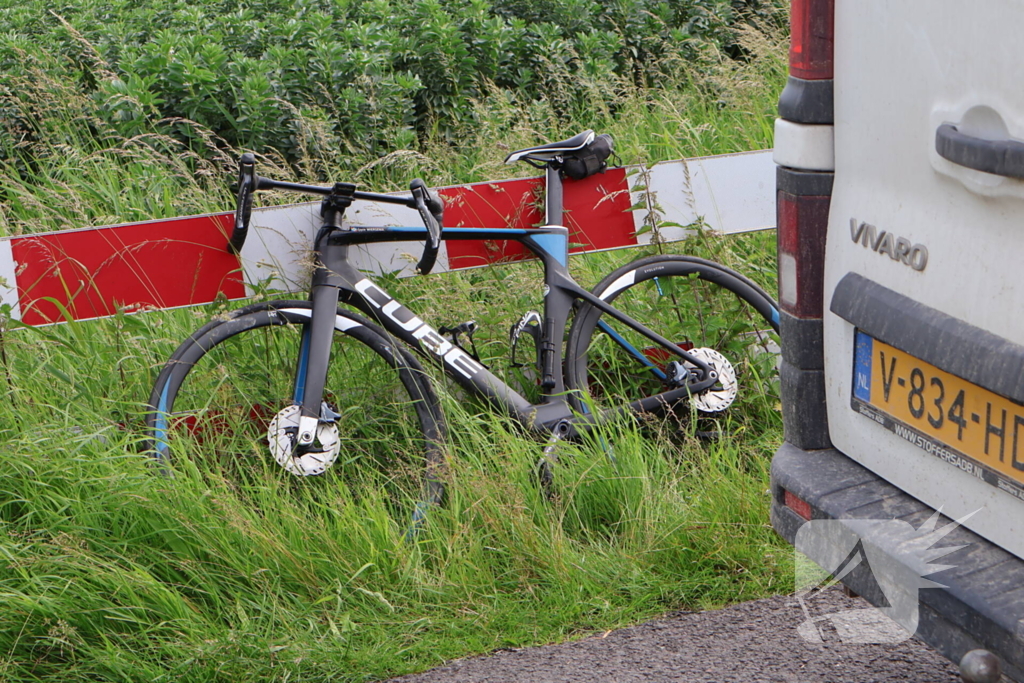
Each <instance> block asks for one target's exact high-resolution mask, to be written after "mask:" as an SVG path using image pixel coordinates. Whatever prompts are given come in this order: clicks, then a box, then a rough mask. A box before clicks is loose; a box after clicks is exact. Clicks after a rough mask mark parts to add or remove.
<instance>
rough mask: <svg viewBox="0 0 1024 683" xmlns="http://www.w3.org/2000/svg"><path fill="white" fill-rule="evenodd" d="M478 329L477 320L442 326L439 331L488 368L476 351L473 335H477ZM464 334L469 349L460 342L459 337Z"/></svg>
mask: <svg viewBox="0 0 1024 683" xmlns="http://www.w3.org/2000/svg"><path fill="white" fill-rule="evenodd" d="M477 329H478V328H477V324H476V321H475V320H467V321H466V322H464V323H459V324H458V325H454V326H452V327H448V326H445V325H442V326H441V327H440V328H438V330H437V331H438V333H439V334H442V335H447V336H448V338H449V340H450V341H451V343H452V344H454V345H455V346H458V347H459V348H460V349H462V350H463V351H465V352H466V353H468V354H469V355H470V356H472V358H473V360H475V361H476V362H477V363H480V365H483V366H484V367H485V368H487V367H488V365H487V364H486V363H484V362H483V361H482V360H480V354H479V353H477V351H476V342H474V341H473V335H474V334H475V333H476V331H477ZM462 334H464V335H466V339H468V340H469V348H468V349H467V348H466V347H464V346H463V345H462V343H461V342H460V341H459V335H462Z"/></svg>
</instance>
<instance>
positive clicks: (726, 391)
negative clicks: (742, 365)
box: [689, 347, 739, 413]
mask: <svg viewBox="0 0 1024 683" xmlns="http://www.w3.org/2000/svg"><path fill="white" fill-rule="evenodd" d="M689 354H690V355H691V356H695V357H697V358H699V359H700V360H702V361H704V362H705V363H707V364H708V365H710V366H711V367H712V368H713V369H714V371H715V372H717V373H718V383H717V384H715V385H714V386H713V387H711V388H710V389H708V390H706V391H702V392H701V393H699V394H697V395H695V396H692V397H691V399H690V400H692V401H693V405H694V407H695V408H696V409H697V410H699V411H700V412H702V413H720V412H722V411H723V410H725V409H726V408H728V407H729V406H731V405H732V404H733V401H735V400H736V394H737V393H738V392H739V384H738V383H737V381H736V370H735V369H734V368H733V367H732V363H730V362H729V361H728V360H727V359H726V357H725V356H723V355H722V354H720V353H719V352H718V351H715V350H714V349H709V348H706V347H699V348H695V349H692V350H691V351H689Z"/></svg>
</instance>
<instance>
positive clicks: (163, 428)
mask: <svg viewBox="0 0 1024 683" xmlns="http://www.w3.org/2000/svg"><path fill="white" fill-rule="evenodd" d="M170 389H171V383H170V382H165V383H164V390H163V391H161V392H160V401H159V402H158V403H157V404H156V424H154V425H153V432H154V436H155V437H156V439H155V441H156V450H157V453H159V454H160V457H163V456H164V455H165V454H166V453H167V450H168V446H167V392H168V391H170Z"/></svg>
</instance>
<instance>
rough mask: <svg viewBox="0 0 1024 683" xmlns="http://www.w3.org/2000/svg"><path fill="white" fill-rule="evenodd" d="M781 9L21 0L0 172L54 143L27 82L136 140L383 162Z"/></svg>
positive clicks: (677, 65)
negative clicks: (55, 91) (62, 89)
mask: <svg viewBox="0 0 1024 683" xmlns="http://www.w3.org/2000/svg"><path fill="white" fill-rule="evenodd" d="M777 1H778V0H732V2H730V1H729V0H686V1H683V2H672V3H666V2H661V1H660V0H616V1H615V2H602V1H599V0H446V1H445V2H441V1H440V0H415V1H413V2H409V1H404V2H398V1H393V0H369V1H367V2H354V1H343V0H336V1H334V2H331V1H329V0H297V1H296V2H291V1H289V2H283V1H279V0H257V1H254V2H240V1H238V0H218V1H215V2H206V3H203V4H198V5H197V4H193V3H191V2H186V1H185V0H170V1H166V0H161V1H160V2H155V1H153V0H141V1H138V0H115V1H114V2H107V1H106V0H104V2H97V0H64V2H62V3H61V4H59V5H57V6H54V5H52V4H47V5H46V7H47V8H52V9H50V11H49V13H47V12H44V11H43V10H44V6H43V3H42V2H40V0H28V2H26V3H24V4H22V5H19V6H9V7H6V8H4V9H0V22H2V24H3V25H5V26H6V27H8V31H7V32H6V33H5V34H4V35H2V36H0V67H2V68H0V113H2V114H3V115H4V118H5V124H6V125H5V126H4V129H5V130H4V131H3V132H2V133H0V135H2V136H3V137H2V139H0V159H4V158H10V157H11V156H12V154H13V153H14V151H13V150H14V148H15V147H16V146H17V145H18V144H19V143H25V142H27V141H31V140H32V139H33V138H35V137H39V136H44V135H46V133H47V131H45V130H42V128H45V127H46V126H48V125H49V124H48V123H47V121H46V120H39V119H37V118H36V117H34V116H33V115H32V112H31V111H28V110H30V109H32V107H33V106H34V104H35V103H34V102H33V101H32V100H31V98H27V97H26V96H25V95H24V93H23V92H22V91H21V90H20V88H19V85H20V84H21V83H22V82H23V81H24V79H26V78H32V75H33V74H34V73H43V74H46V75H47V76H49V77H50V78H52V79H56V80H58V81H61V82H64V83H72V84H74V85H75V87H76V88H77V89H78V90H79V92H80V93H82V94H84V95H87V96H88V97H89V98H90V100H91V101H92V104H93V107H92V108H91V109H90V111H88V112H87V113H85V116H86V118H87V119H93V121H92V122H91V123H90V124H89V125H93V126H95V125H96V124H99V125H100V127H102V126H109V127H111V128H112V130H113V131H115V132H116V133H117V134H119V135H121V136H123V137H126V138H131V137H134V136H137V135H144V134H148V133H151V132H153V130H154V124H155V123H156V122H159V121H162V120H165V119H180V118H185V119H188V120H190V121H193V122H195V123H196V124H198V126H199V127H201V128H204V129H207V130H209V131H210V132H212V133H213V134H214V135H216V136H218V137H219V138H221V139H222V140H223V142H224V143H226V144H227V145H229V146H233V147H245V148H248V149H254V150H257V151H267V150H270V149H275V150H277V151H279V152H281V153H282V154H284V155H285V157H286V158H288V159H291V160H293V161H294V160H297V159H300V158H302V157H303V156H305V155H306V154H307V153H308V151H309V150H308V147H309V146H311V145H312V146H314V147H316V146H340V147H342V148H344V149H346V150H347V151H350V152H352V153H357V154H359V155H361V156H367V157H371V158H372V157H377V156H381V155H383V154H385V153H387V152H390V151H393V150H396V149H407V148H412V147H414V146H415V143H416V141H417V139H419V140H424V139H427V138H429V137H431V136H434V135H440V136H441V138H442V139H458V138H459V137H460V136H462V135H464V133H465V131H466V130H467V129H470V128H472V127H473V125H474V116H475V111H474V107H473V106H472V102H473V101H477V100H479V99H481V98H484V97H486V96H487V95H488V94H490V93H493V92H505V93H507V94H508V96H509V98H510V99H511V100H512V101H514V102H517V103H528V102H531V101H537V100H547V101H550V102H552V103H553V104H554V105H555V106H554V109H555V112H556V115H558V116H560V117H563V118H564V119H566V120H568V119H572V118H574V117H575V116H576V115H578V114H579V112H580V111H581V110H583V109H586V108H587V107H591V106H593V96H594V93H595V92H597V93H598V94H599V95H601V96H602V97H603V99H604V100H605V101H606V102H609V103H610V102H611V101H612V100H613V99H614V94H615V93H616V92H617V91H618V90H621V89H622V88H624V87H636V86H640V87H645V86H659V85H665V84H668V83H671V82H675V81H676V80H678V79H679V78H680V74H681V73H683V72H684V71H685V68H684V67H685V65H686V63H687V62H688V61H690V60H692V59H694V57H695V56H696V55H697V54H698V52H699V50H700V49H701V46H703V45H707V44H711V45H715V46H718V47H726V46H728V45H730V44H732V42H733V40H734V31H733V29H732V25H733V24H734V23H735V21H737V19H736V17H740V16H746V15H749V14H750V12H753V13H754V14H756V13H757V12H758V11H762V9H763V8H762V6H766V5H769V4H772V3H774V2H777ZM773 6H774V5H773ZM48 118H52V117H51V116H48V115H44V116H43V119H48ZM309 121H313V122H318V123H319V124H320V125H317V126H315V127H314V128H315V131H311V130H310V127H309V126H308V125H307V122H309ZM158 130H159V132H161V133H170V134H172V135H173V136H175V137H177V138H178V139H180V140H183V141H186V142H191V143H198V142H200V141H199V140H197V139H195V135H196V133H195V129H188V128H184V129H183V128H181V127H180V126H174V125H172V124H169V123H164V124H162V126H160V127H158ZM200 146H201V145H200Z"/></svg>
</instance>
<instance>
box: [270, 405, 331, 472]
mask: <svg viewBox="0 0 1024 683" xmlns="http://www.w3.org/2000/svg"><path fill="white" fill-rule="evenodd" d="M300 409H301V408H300V406H297V405H293V406H288V407H287V408H285V409H284V410H282V411H280V412H279V413H278V414H277V415H275V416H274V419H273V420H271V421H270V425H269V426H268V428H267V444H268V445H269V446H270V453H271V455H273V456H274V460H276V461H277V464H278V465H281V466H282V467H284V468H285V469H286V470H288V471H289V472H291V473H292V474H294V475H296V476H300V477H308V476H312V475H315V474H323V473H324V472H326V471H327V468H328V467H330V466H331V465H333V464H334V461H335V460H337V459H338V452H339V451H341V440H340V439H339V438H338V425H337V424H335V423H333V422H320V423H318V424H317V427H316V439H315V441H316V442H318V443H319V444H320V447H319V449H318V450H316V451H310V452H308V453H303V454H301V455H293V453H294V451H295V439H296V437H297V435H298V431H299V411H300Z"/></svg>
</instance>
